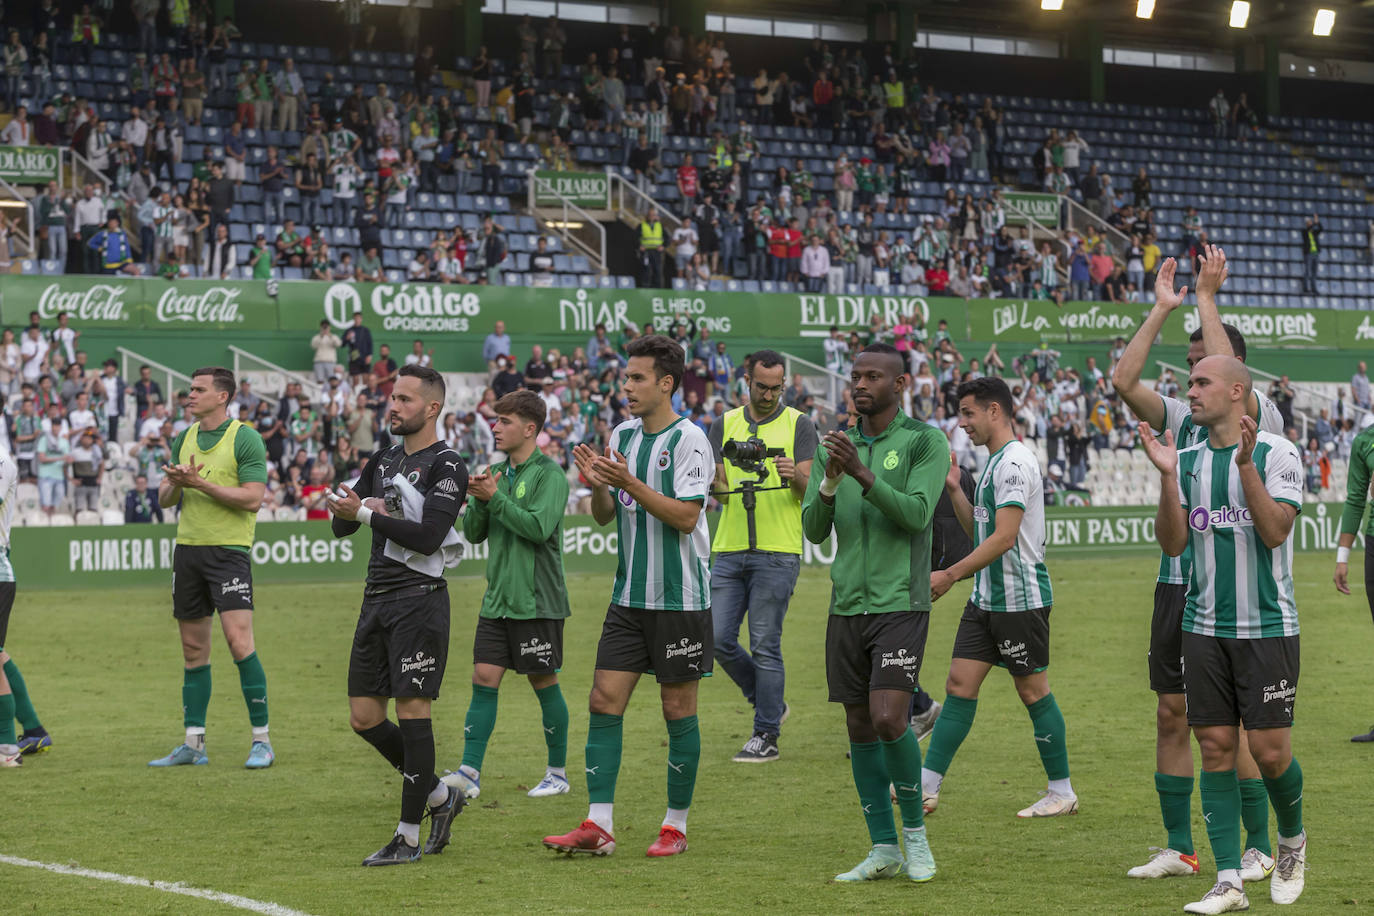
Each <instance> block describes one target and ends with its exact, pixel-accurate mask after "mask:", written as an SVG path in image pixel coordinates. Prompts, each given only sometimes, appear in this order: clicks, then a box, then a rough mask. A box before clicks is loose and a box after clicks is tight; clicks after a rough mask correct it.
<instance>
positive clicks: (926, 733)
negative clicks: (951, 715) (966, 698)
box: [911, 700, 944, 741]
mask: <svg viewBox="0 0 1374 916" xmlns="http://www.w3.org/2000/svg"><path fill="white" fill-rule="evenodd" d="M941 709H944V706H943V705H941V704H940V703H938V702H936V701H935V700H931V701H930V708H929V709H927V710H926V711H925V712H922V713H917V714H916V715H914V716H912V717H911V730H912V731H914V732H915V733H916V740H917V741H924V740H926V739H927V738H929V737H930V733H931V732H933V731H935V720H936V719H938V718H940V710H941Z"/></svg>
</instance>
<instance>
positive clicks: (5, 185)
mask: <svg viewBox="0 0 1374 916" xmlns="http://www.w3.org/2000/svg"><path fill="white" fill-rule="evenodd" d="M0 192H3V193H4V195H5V196H7V197H9V198H11V199H12V200H15V201H18V202H19V205H20V206H22V207H23V208H24V221H23V231H22V232H21V233H18V234H19V235H20V238H21V241H22V242H23V245H24V247H25V248H27V249H28V252H27V256H28V257H31V258H34V257H37V256H38V245H37V238H36V237H35V236H34V234H33V205H32V204H31V203H30V201H29V198H27V197H25V196H24V195H23V194H22V193H20V191H19V189H18V188H16V187H15V186H14V185H12V184H10V183H9V182H8V181H6V180H5V179H3V178H0Z"/></svg>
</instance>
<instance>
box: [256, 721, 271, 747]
mask: <svg viewBox="0 0 1374 916" xmlns="http://www.w3.org/2000/svg"><path fill="white" fill-rule="evenodd" d="M253 740H254V741H262V742H265V743H267V744H271V743H272V742H271V740H270V739H269V738H268V737H267V726H266V725H254V726H253Z"/></svg>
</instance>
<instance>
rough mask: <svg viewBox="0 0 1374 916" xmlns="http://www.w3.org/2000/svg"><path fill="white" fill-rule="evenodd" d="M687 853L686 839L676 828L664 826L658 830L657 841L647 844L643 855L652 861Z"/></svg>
mask: <svg viewBox="0 0 1374 916" xmlns="http://www.w3.org/2000/svg"><path fill="white" fill-rule="evenodd" d="M686 851H687V837H686V836H684V835H683V833H682V831H681V830H678V829H677V828H676V827H669V826H668V825H667V824H664V825H663V826H662V827H660V828H659V831H658V839H656V840H654V841H653V842H652V843H650V844H649V848H648V849H647V850H645V852H644V854H645V855H646V856H649V857H650V858H654V859H661V858H663V857H664V856H675V855H678V854H679V853H683V852H686Z"/></svg>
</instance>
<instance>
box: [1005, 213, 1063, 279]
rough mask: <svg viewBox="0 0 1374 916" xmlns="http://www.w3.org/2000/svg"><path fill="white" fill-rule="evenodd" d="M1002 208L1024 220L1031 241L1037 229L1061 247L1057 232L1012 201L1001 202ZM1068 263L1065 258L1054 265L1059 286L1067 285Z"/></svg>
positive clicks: (1037, 251) (1037, 250)
mask: <svg viewBox="0 0 1374 916" xmlns="http://www.w3.org/2000/svg"><path fill="white" fill-rule="evenodd" d="M1060 199H1061V200H1062V199H1063V198H1060ZM1002 206H1004V207H1006V208H1007V209H1008V210H1010V211H1011V212H1012V213H1014V214H1015V215H1016V216H1017V217H1018V218H1020V219H1024V220H1025V221H1026V225H1027V226H1029V227H1031V237H1032V239H1034V237H1035V230H1037V229H1039V230H1040V231H1041V232H1042V233H1044V234H1045V235H1046V236H1048V237H1049V241H1051V242H1053V243H1054V244H1055V245H1056V246H1058V245H1062V244H1063V243H1062V241H1061V240H1060V238H1059V232H1058V231H1057V230H1055V229H1051V228H1050V227H1049V226H1046V225H1045V224H1044V223H1042V222H1040V221H1039V220H1037V219H1036V218H1035V217H1033V216H1031V214H1030V211H1029V210H1023V209H1021V208H1020V207H1018V206H1017V205H1016V203H1015V202H1014V201H1010V200H1004V201H1002ZM1035 253H1036V254H1038V253H1039V249H1038V248H1037V249H1036V251H1035ZM1070 253H1072V252H1070ZM1068 261H1069V259H1068V258H1067V257H1065V258H1061V259H1060V260H1059V261H1058V262H1057V263H1056V264H1055V267H1054V270H1055V273H1057V274H1058V275H1059V279H1060V281H1061V285H1063V286H1067V285H1068V282H1069V263H1068Z"/></svg>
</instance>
